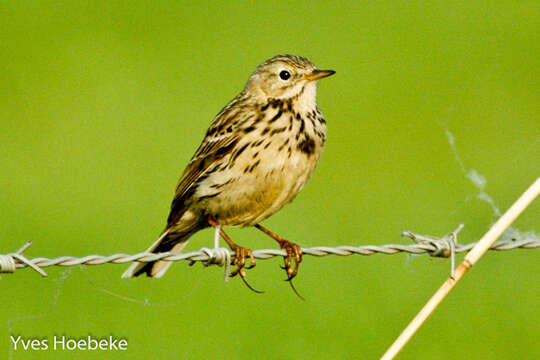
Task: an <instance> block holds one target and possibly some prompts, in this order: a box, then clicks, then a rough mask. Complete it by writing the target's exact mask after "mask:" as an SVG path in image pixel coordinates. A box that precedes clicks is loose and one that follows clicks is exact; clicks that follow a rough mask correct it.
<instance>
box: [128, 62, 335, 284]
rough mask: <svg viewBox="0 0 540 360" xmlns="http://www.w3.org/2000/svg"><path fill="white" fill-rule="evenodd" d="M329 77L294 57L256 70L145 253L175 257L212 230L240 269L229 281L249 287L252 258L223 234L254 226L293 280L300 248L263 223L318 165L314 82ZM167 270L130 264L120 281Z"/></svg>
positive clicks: (165, 264) (210, 134)
mask: <svg viewBox="0 0 540 360" xmlns="http://www.w3.org/2000/svg"><path fill="white" fill-rule="evenodd" d="M334 73H335V71H334V70H320V69H318V68H316V67H315V65H314V64H313V63H312V62H311V61H310V60H308V59H307V58H305V57H301V56H296V55H277V56H274V57H272V58H270V59H268V60H266V61H264V62H263V63H261V64H260V65H259V66H258V67H257V68H256V69H255V71H254V72H253V73H252V74H251V76H250V77H249V79H248V81H247V83H246V84H245V86H244V88H243V90H242V91H241V92H240V93H239V94H238V95H237V96H236V97H235V98H234V99H232V100H231V101H230V102H229V103H228V104H227V105H226V106H225V107H224V108H223V109H222V110H221V111H220V112H219V113H218V114H217V115H216V117H215V118H214V120H213V122H212V123H211V124H210V127H209V128H208V130H207V132H206V135H205V136H204V138H203V140H202V143H201V144H200V146H199V147H198V149H197V151H196V152H195V154H194V155H193V157H192V158H191V160H190V161H189V163H188V165H187V166H186V168H185V170H184V172H183V174H182V176H181V178H180V180H179V182H178V185H177V186H176V190H175V194H174V198H173V201H172V203H171V209H170V213H169V216H168V218H167V223H166V226H165V229H164V230H163V232H162V233H161V235H160V236H159V238H158V239H157V240H156V241H155V242H154V243H153V244H152V245H151V246H150V247H149V248H148V250H147V252H150V253H163V252H179V251H181V250H182V249H183V248H184V247H185V246H186V244H187V243H188V240H189V239H190V237H191V236H192V235H193V234H195V233H196V232H198V231H200V230H202V229H205V228H208V227H213V228H214V230H215V232H216V235H217V236H219V235H221V237H223V239H224V240H225V241H226V242H227V244H228V245H229V246H230V248H231V250H232V251H233V252H234V255H233V257H232V259H231V263H232V264H233V265H235V266H236V267H237V268H236V269H235V270H234V271H232V272H231V274H230V275H231V276H236V275H240V277H241V278H242V279H243V280H244V282H246V281H245V278H246V272H245V269H249V268H252V267H254V266H255V260H254V257H253V253H252V251H251V249H249V248H245V247H242V246H239V245H237V244H236V243H235V242H233V240H232V239H231V238H230V237H229V236H228V235H227V233H226V232H225V231H224V227H226V226H242V227H248V226H253V227H255V228H257V229H259V230H261V231H262V232H263V233H265V234H266V235H268V236H270V237H271V238H273V239H274V240H275V241H277V242H278V244H279V245H280V247H281V249H284V250H286V253H287V255H285V256H284V266H283V268H284V269H285V271H286V273H287V280H289V281H290V280H292V279H293V278H294V277H295V276H296V275H297V273H298V267H299V264H300V262H301V261H302V250H301V248H300V247H299V246H298V245H297V244H295V243H293V242H290V241H288V240H286V239H284V238H282V237H281V236H279V235H277V234H276V233H274V232H272V231H270V230H269V229H267V228H266V227H264V226H262V225H261V224H260V222H262V221H263V220H265V219H266V218H268V217H269V216H271V215H272V214H274V213H275V212H277V211H278V210H280V209H281V208H283V206H285V205H286V204H288V203H289V202H291V201H292V200H293V199H294V198H295V196H296V195H297V194H298V193H299V192H300V191H301V190H302V188H303V187H304V185H305V184H306V182H307V181H308V180H309V179H310V177H311V176H312V174H313V171H314V170H315V167H316V166H317V163H318V162H319V158H320V156H321V153H322V151H323V147H324V144H325V141H326V121H325V119H324V117H323V115H322V113H321V111H320V110H319V108H318V107H317V99H316V98H317V82H318V81H319V80H321V79H323V78H325V77H328V76H330V75H333V74H334ZM248 258H249V266H246V263H247V259H248ZM293 263H294V266H293ZM170 265H171V261H166V260H158V261H154V262H147V263H144V262H134V263H133V264H131V266H130V267H129V268H128V269H127V270H126V271H125V272H124V274H123V275H122V277H124V278H128V277H136V276H139V275H141V274H146V275H147V276H149V277H156V278H159V277H161V276H163V274H165V272H166V271H167V269H168V268H169V266H170ZM246 284H247V282H246ZM291 284H292V283H291ZM248 286H249V284H248ZM250 288H251V287H250Z"/></svg>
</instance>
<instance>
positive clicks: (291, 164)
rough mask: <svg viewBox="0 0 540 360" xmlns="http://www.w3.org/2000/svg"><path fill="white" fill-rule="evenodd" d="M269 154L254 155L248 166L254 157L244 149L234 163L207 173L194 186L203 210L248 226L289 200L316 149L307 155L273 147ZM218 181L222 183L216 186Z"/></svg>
mask: <svg viewBox="0 0 540 360" xmlns="http://www.w3.org/2000/svg"><path fill="white" fill-rule="evenodd" d="M318 150H319V149H318ZM242 155H244V154H242ZM273 155H274V156H265V157H264V159H263V158H262V157H260V158H258V160H260V162H259V163H258V164H257V166H255V167H254V168H253V169H250V167H251V166H253V164H255V163H256V162H257V160H254V159H253V154H252V151H246V154H245V156H241V157H239V158H238V159H237V160H236V162H235V164H234V166H232V167H231V168H228V169H226V170H224V171H220V172H219V173H216V174H215V175H214V176H211V177H209V178H208V179H207V180H206V181H205V183H203V184H201V186H200V187H199V190H198V193H199V194H200V195H199V196H200V197H201V199H202V201H201V202H200V203H201V205H202V207H204V209H205V211H206V212H207V213H208V214H209V215H212V216H214V217H215V218H216V219H217V220H218V222H219V223H220V224H222V225H242V226H248V225H254V224H256V223H258V222H260V221H262V220H264V219H266V218H267V217H269V216H270V215H272V214H274V213H275V212H276V211H278V210H279V209H281V208H282V207H283V206H285V205H286V204H287V203H289V202H290V201H291V200H292V199H293V198H294V197H295V196H296V194H298V192H299V191H300V190H302V188H303V187H304V184H305V183H306V182H307V181H308V180H309V178H310V177H311V174H312V173H313V170H314V169H315V166H316V165H317V161H318V158H319V155H320V151H316V153H314V154H311V155H310V156H307V155H306V154H304V153H301V152H298V151H293V152H292V153H291V156H289V155H288V153H287V151H285V152H282V151H281V152H280V151H277V149H276V151H273ZM246 169H247V170H246ZM219 184H225V185H223V186H220V187H217V188H216V185H219ZM205 194H207V195H205ZM215 194H217V195H215ZM201 195H202V196H201ZM205 196H206V198H205Z"/></svg>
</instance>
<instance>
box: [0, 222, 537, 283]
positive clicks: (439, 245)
mask: <svg viewBox="0 0 540 360" xmlns="http://www.w3.org/2000/svg"><path fill="white" fill-rule="evenodd" d="M462 227H463V226H462V225H460V226H459V227H458V228H457V229H456V230H455V231H453V232H452V233H450V234H448V235H446V236H445V237H443V238H440V239H438V238H436V237H431V236H426V235H419V234H415V233H413V232H410V231H405V232H403V233H402V235H403V236H406V237H409V238H411V239H413V241H415V244H410V245H400V244H387V245H364V246H336V247H328V246H317V247H311V248H302V253H303V254H304V255H311V256H327V255H337V256H349V255H366V256H367V255H374V254H386V255H393V254H398V253H408V254H429V255H430V256H435V257H450V258H452V257H453V254H456V253H462V252H466V251H469V250H470V249H471V248H472V247H473V246H474V245H476V243H470V244H464V245H462V244H458V243H457V233H458V232H459V231H460V230H461V228H462ZM30 245H31V242H28V243H26V244H25V245H24V246H23V247H22V248H21V249H19V250H18V251H17V252H14V253H9V254H5V255H1V254H0V273H12V272H14V271H15V270H16V269H19V268H26V267H31V268H32V269H34V270H35V271H37V272H38V273H40V274H41V275H42V276H47V274H46V273H45V272H44V271H43V270H42V268H44V267H48V266H76V265H102V264H108V263H110V264H125V263H130V262H133V261H138V262H151V261H157V260H167V261H180V260H187V261H189V262H191V263H194V262H198V261H199V262H202V263H203V264H204V265H206V266H209V265H218V266H228V265H230V264H231V259H234V253H233V252H232V251H230V250H229V249H224V248H214V249H209V248H202V249H201V250H199V251H193V252H187V253H176V252H166V253H159V254H152V253H145V252H143V253H138V254H134V255H128V254H113V255H109V256H103V255H88V256H84V257H74V256H61V257H57V258H52V259H50V258H44V257H37V258H33V259H27V258H26V257H25V256H24V255H23V254H22V253H23V251H25V250H26V249H27V248H28V247H29V246H30ZM536 248H540V240H538V239H534V238H531V239H526V240H503V241H498V242H496V243H494V244H493V245H492V246H491V247H490V250H496V251H501V250H514V249H536ZM286 255H287V253H286V251H285V250H281V249H262V250H254V251H253V256H254V257H255V258H256V259H261V260H265V259H270V258H273V257H276V256H286ZM452 268H453V264H452Z"/></svg>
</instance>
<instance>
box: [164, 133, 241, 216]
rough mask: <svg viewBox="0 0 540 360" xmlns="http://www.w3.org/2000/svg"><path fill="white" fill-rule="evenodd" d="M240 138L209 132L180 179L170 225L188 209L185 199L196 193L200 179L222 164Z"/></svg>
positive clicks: (172, 205) (172, 206)
mask: <svg viewBox="0 0 540 360" xmlns="http://www.w3.org/2000/svg"><path fill="white" fill-rule="evenodd" d="M209 132H210V131H209ZM238 140H239V137H238V136H233V135H232V134H228V136H218V135H216V136H212V135H210V134H208V133H207V136H206V137H205V138H204V140H203V142H202V143H201V145H200V146H199V149H198V150H197V152H196V153H195V155H193V158H192V159H191V161H190V162H189V164H188V165H187V167H186V169H185V170H184V173H183V174H182V177H181V178H180V180H179V181H178V185H177V186H176V192H175V194H174V199H173V202H172V204H171V212H170V214H169V218H168V221H167V223H168V227H170V226H172V225H174V224H176V223H177V222H178V220H179V219H180V217H181V216H182V214H183V213H184V211H185V210H186V209H185V205H184V203H185V200H186V199H187V198H189V197H190V196H191V195H192V194H193V193H194V191H195V190H196V186H197V183H198V181H200V180H201V179H202V178H203V177H205V175H206V176H207V174H211V173H212V172H213V171H215V170H217V169H218V167H219V166H222V164H221V162H220V161H219V160H221V159H222V158H223V157H224V156H226V155H227V154H229V153H230V152H232V151H233V150H234V148H235V145H236V144H237V143H238Z"/></svg>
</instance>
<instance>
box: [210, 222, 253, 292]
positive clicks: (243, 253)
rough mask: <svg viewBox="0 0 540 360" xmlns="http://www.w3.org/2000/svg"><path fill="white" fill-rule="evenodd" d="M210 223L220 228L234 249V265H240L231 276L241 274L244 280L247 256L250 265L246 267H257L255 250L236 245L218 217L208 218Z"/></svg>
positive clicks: (222, 234) (222, 235) (220, 231)
mask: <svg viewBox="0 0 540 360" xmlns="http://www.w3.org/2000/svg"><path fill="white" fill-rule="evenodd" d="M208 223H209V224H210V225H212V226H213V227H214V228H219V234H220V235H221V237H222V238H223V239H224V240H225V241H226V242H227V244H229V247H230V248H231V250H232V251H234V258H233V261H232V263H233V265H236V266H238V267H237V268H236V270H234V271H233V272H231V277H233V276H236V275H240V277H241V278H242V279H243V280H244V282H245V279H246V272H245V270H244V267H245V266H246V257H249V266H248V267H246V269H251V268H253V267H255V265H256V264H255V258H254V257H253V252H252V251H251V249H248V248H245V247H242V246H239V245H236V244H235V243H234V242H233V241H232V239H231V238H230V236H229V235H227V233H226V232H225V231H224V230H223V228H221V227H220V226H219V224H218V223H217V221H216V219H214V218H213V217H210V218H209V219H208Z"/></svg>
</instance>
